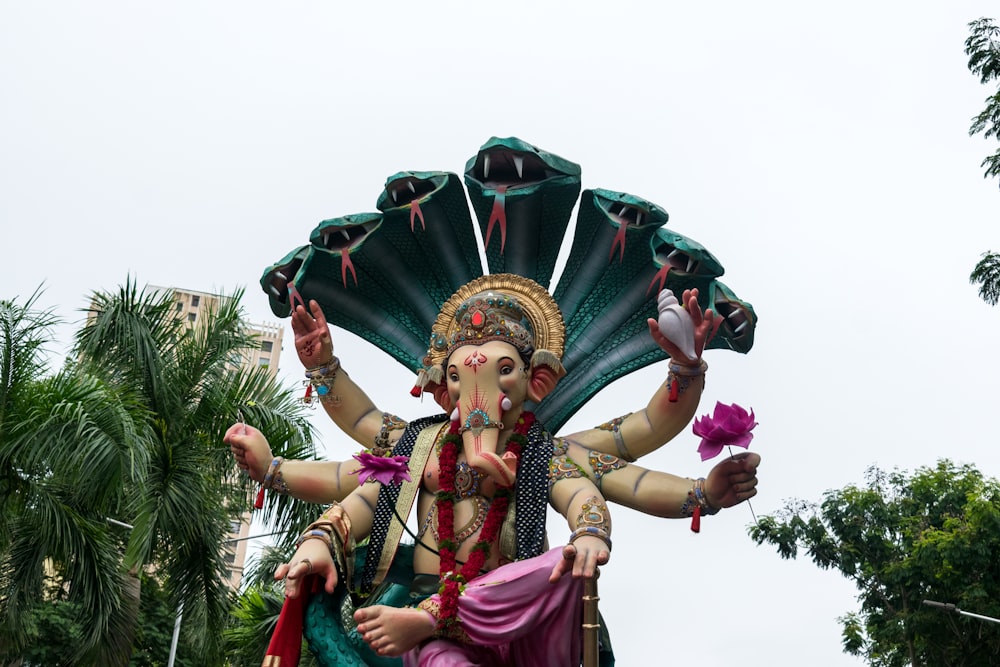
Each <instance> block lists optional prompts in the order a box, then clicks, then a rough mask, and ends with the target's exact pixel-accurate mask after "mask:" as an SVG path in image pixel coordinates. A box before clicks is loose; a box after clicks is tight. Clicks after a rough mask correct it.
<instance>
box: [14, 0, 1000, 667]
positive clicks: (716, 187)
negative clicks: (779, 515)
mask: <svg viewBox="0 0 1000 667" xmlns="http://www.w3.org/2000/svg"><path fill="white" fill-rule="evenodd" d="M610 4H611V3H595V2H578V3H574V4H572V5H570V4H566V3H561V4H560V5H559V8H556V6H555V3H544V2H537V1H536V2H531V3H528V2H508V3H493V4H487V3H459V2H453V3H441V2H425V3H420V4H415V3H349V4H348V3H334V2H326V3H321V2H305V1H303V2H290V3H269V2H256V1H250V2H248V1H243V2H213V3H195V2H188V1H178V2H172V3H155V4H154V3H137V2H52V3H38V2H34V3H29V2H13V1H7V2H3V3H0V91H2V93H0V225H2V230H3V234H2V241H0V257H2V261H3V271H2V274H0V275H2V278H3V288H2V290H0V297H3V298H11V297H19V298H20V299H24V298H26V297H27V296H28V295H29V294H30V293H31V292H32V291H33V290H34V289H35V288H36V287H38V286H39V285H40V284H44V285H45V290H46V291H45V293H44V295H43V296H42V299H41V303H42V305H44V306H51V307H54V308H56V309H57V310H58V312H59V313H60V314H61V315H62V316H63V317H64V318H66V319H67V320H68V321H70V322H72V323H74V324H75V322H76V321H77V320H78V318H79V312H78V310H79V309H80V308H82V307H83V306H84V305H85V303H86V301H87V294H88V293H89V292H90V291H92V290H95V289H114V288H115V287H116V286H117V285H119V284H121V283H123V282H124V281H125V279H126V276H128V275H129V274H130V273H131V274H133V275H135V276H136V277H137V279H138V280H139V281H140V283H150V284H155V285H176V286H180V287H185V288H190V289H197V290H204V291H212V290H216V289H226V290H232V289H233V288H234V287H236V286H240V285H243V286H246V287H247V289H248V298H247V299H246V300H245V304H246V307H247V310H248V312H249V314H250V315H251V317H252V319H254V320H255V321H274V320H275V318H274V317H273V316H272V315H271V314H270V311H269V310H268V306H267V300H266V298H265V296H264V295H263V293H262V292H261V291H260V290H259V288H258V287H257V281H258V279H259V277H260V274H261V273H262V272H263V270H264V268H265V267H267V266H268V265H270V264H271V263H273V262H275V261H277V260H278V259H280V258H281V257H282V256H283V255H284V254H285V253H286V252H288V251H290V250H291V249H293V248H295V247H297V246H299V245H303V244H305V243H307V242H308V235H309V232H310V231H311V230H312V228H313V227H314V226H315V224H316V223H318V222H319V221H320V220H322V219H325V218H331V217H335V216H339V215H344V214H348V213H355V212H361V211H371V210H374V205H375V200H376V197H377V196H378V193H379V191H380V189H381V187H382V184H383V183H384V180H385V178H386V177H387V176H389V175H390V174H393V173H395V172H396V171H399V170H402V169H420V170H448V171H454V172H457V173H461V172H462V170H463V168H464V164H465V161H466V159H467V158H469V157H470V156H472V155H473V154H474V153H475V152H476V151H477V149H478V148H479V146H480V145H481V144H482V143H483V142H484V141H485V140H486V139H488V138H489V137H490V136H492V135H497V136H518V137H520V138H522V139H524V140H526V141H529V142H531V143H534V144H535V145H537V146H539V147H541V148H544V149H546V150H549V151H551V152H554V153H556V154H558V155H561V156H563V157H566V158H568V159H570V160H573V161H575V162H577V163H579V164H580V165H581V166H582V168H583V185H584V187H604V188H609V189H614V190H623V191H626V192H629V193H632V194H636V195H639V196H641V197H644V198H646V199H649V200H651V201H653V202H655V203H657V204H659V205H660V206H662V207H663V208H665V209H666V210H667V211H668V212H669V213H670V224H669V226H670V227H671V228H672V229H674V230H676V231H677V232H679V233H681V234H684V235H686V236H689V237H691V238H694V239H695V240H697V241H699V242H701V243H703V244H704V245H705V246H706V247H707V248H708V249H709V250H711V251H712V252H713V253H714V254H715V255H716V256H717V257H718V258H719V259H720V261H721V262H722V263H723V265H724V266H725V267H726V269H727V273H726V276H725V277H724V278H723V280H724V281H725V282H726V283H727V284H728V285H729V286H730V287H732V288H733V289H734V290H735V291H736V293H737V294H738V295H740V296H741V297H742V298H744V299H746V300H748V301H750V302H752V303H753V305H754V307H755V309H756V311H757V313H758V315H759V316H760V323H759V326H758V329H757V334H756V346H755V348H754V349H753V350H752V352H751V353H750V354H749V355H747V356H740V355H736V354H734V353H730V352H722V351H710V352H709V353H707V356H706V358H707V360H708V362H709V364H710V365H711V370H710V371H709V378H708V388H707V392H706V395H705V398H704V402H703V404H702V405H703V410H701V411H700V413H706V412H709V411H710V410H711V408H712V406H713V405H714V404H715V401H716V400H721V401H723V402H734V401H735V402H738V403H741V404H743V405H746V406H750V407H752V408H753V409H754V410H755V411H756V414H757V417H758V420H759V421H760V426H759V427H758V428H757V430H756V435H757V438H756V439H755V440H754V443H753V448H754V449H755V450H756V451H759V452H760V453H761V455H762V456H763V457H764V465H763V467H762V468H761V471H760V477H761V488H760V494H759V495H758V496H757V498H755V499H754V501H753V506H754V509H755V510H756V512H757V514H758V515H760V514H765V513H769V512H773V511H774V510H776V509H778V508H779V507H780V506H781V504H782V502H783V500H784V499H787V498H792V497H799V498H805V499H808V500H819V499H820V496H821V494H822V493H823V492H824V491H825V490H827V489H832V488H840V487H842V486H844V485H846V484H851V483H861V482H862V481H863V473H864V471H865V469H866V468H867V467H868V466H870V465H872V464H878V465H880V466H883V467H887V468H892V467H894V466H899V467H901V468H904V469H907V470H912V469H913V468H914V467H915V466H921V465H932V464H933V463H934V462H935V461H936V460H937V459H938V458H940V457H945V456H948V457H952V458H953V459H955V460H956V461H959V462H969V463H973V464H975V465H977V466H978V467H979V469H980V470H982V471H983V472H984V473H985V474H987V475H990V476H1000V451H998V448H997V446H996V445H997V436H996V428H995V419H996V418H995V414H996V412H995V411H996V394H995V389H994V387H995V383H996V378H997V377H998V376H1000V358H998V355H997V354H996V340H997V339H996V335H995V333H991V332H992V331H994V330H995V328H996V326H997V323H998V320H1000V310H997V309H995V308H991V307H989V306H987V305H986V304H984V303H983V302H982V301H980V300H979V298H978V297H977V295H976V292H975V289H974V288H973V287H972V286H970V285H969V284H968V282H967V277H968V274H969V272H970V271H971V269H972V267H973V266H974V264H975V262H976V261H977V260H978V258H979V255H980V253H982V252H983V251H985V250H988V249H990V248H993V249H997V250H1000V229H998V227H997V224H996V220H997V213H998V210H1000V193H998V191H997V183H996V182H992V181H986V180H984V179H983V178H982V171H981V169H980V167H979V163H980V161H981V160H982V159H983V157H985V156H986V155H987V154H989V153H991V152H992V151H993V150H994V149H995V147H996V145H995V144H993V143H988V142H985V141H983V140H981V139H979V138H974V139H973V138H969V137H968V136H967V128H968V124H969V119H970V118H971V117H972V116H973V115H974V114H976V113H978V112H979V110H980V109H981V108H982V106H983V101H984V99H985V98H986V97H987V95H988V94H989V93H990V92H992V91H991V90H989V89H987V88H985V87H982V86H980V85H979V83H978V82H977V81H976V79H975V78H974V77H973V76H972V75H971V74H969V72H968V71H967V69H966V58H965V56H964V54H963V52H962V49H963V41H964V39H965V37H966V35H967V28H966V24H967V23H968V22H969V21H970V20H973V19H975V18H978V17H980V16H982V15H987V16H998V17H1000V10H998V9H997V5H996V4H995V3H986V2H955V3H942V2H926V1H925V2H906V3H903V2H882V3H873V2H865V3H860V2H850V1H849V2H842V3H837V4H835V5H829V4H828V5H823V6H822V8H820V6H819V5H815V4H810V3H800V2H785V3H779V2H764V3H744V2H733V1H731V0H727V1H724V2H713V3H699V4H698V6H697V7H695V6H693V5H695V3H684V5H685V7H684V9H676V8H671V7H673V6H674V5H678V6H679V5H680V4H681V3H648V4H643V3H634V2H618V3H616V6H615V8H613V9H611V8H610V7H609V5H610ZM655 4H658V5H663V6H661V7H655V8H654V5H655ZM570 7H572V9H570ZM72 330H73V327H71V326H67V327H65V328H63V329H60V334H59V335H60V337H61V339H60V345H61V346H65V345H66V344H68V342H69V340H68V339H69V335H70V333H71V331H72ZM290 340H291V339H290V332H289V340H288V342H287V343H286V345H285V355H286V356H285V357H284V363H283V368H282V371H283V373H285V374H286V375H287V377H288V378H297V377H298V369H297V361H296V360H295V358H294V351H293V350H292V347H291V344H290ZM336 342H337V351H338V354H339V355H340V357H341V358H342V359H343V361H344V366H345V368H347V369H349V370H350V371H352V373H353V375H354V377H355V378H357V379H359V380H360V381H361V382H362V383H363V384H365V386H366V387H367V388H368V389H369V390H370V393H371V394H372V395H373V397H374V398H375V399H376V401H377V402H378V403H379V405H380V406H382V407H383V408H386V409H391V410H392V411H394V412H396V413H397V414H400V415H401V416H403V417H407V418H413V417H416V416H419V415H421V414H425V413H428V412H430V411H431V410H432V408H433V407H434V406H432V405H430V404H429V403H424V404H420V403H418V402H417V401H414V400H413V399H411V398H410V397H409V395H408V393H407V391H408V389H409V387H410V386H412V385H411V382H412V377H411V376H410V375H409V373H407V372H406V371H405V370H403V369H402V367H400V366H397V365H395V364H394V363H393V362H391V361H388V360H387V358H383V355H382V354H381V353H380V352H378V351H377V350H375V349H374V348H371V347H369V346H367V345H366V344H363V343H360V342H359V341H357V340H356V339H353V338H352V337H351V336H349V335H344V334H338V335H337V336H336ZM366 365H368V366H370V368H366ZM665 372H666V369H665V368H663V367H655V368H652V369H646V370H645V371H643V372H640V373H637V374H634V375H631V376H629V377H627V378H625V379H623V380H622V381H620V382H619V383H617V384H616V385H615V386H614V387H613V388H612V389H611V390H608V391H606V392H605V393H603V394H602V395H601V396H600V397H599V400H598V401H595V402H594V403H592V404H591V405H592V407H589V408H588V409H586V410H585V411H584V412H585V413H586V414H585V415H584V416H580V415H578V416H577V418H575V419H574V420H573V422H571V423H570V424H569V425H568V426H567V428H566V429H564V430H565V431H568V430H575V429H578V428H583V427H588V426H592V425H594V424H597V423H600V422H602V421H604V420H605V419H606V418H610V417H614V416H617V415H619V414H622V413H624V412H626V411H629V410H632V409H635V408H638V407H641V406H642V405H643V404H645V402H646V400H647V398H648V396H649V394H650V393H651V392H652V391H654V390H655V388H656V386H657V384H658V383H659V382H661V381H662V379H663V377H664V375H665ZM366 380H367V381H366ZM289 381H291V380H289ZM324 436H325V445H326V447H327V450H328V451H329V452H330V455H331V456H333V457H346V456H348V455H349V454H350V453H351V450H350V449H349V448H348V447H346V445H345V444H344V443H343V442H342V439H340V438H339V437H338V436H337V435H336V434H335V433H334V429H332V428H327V429H324ZM696 446H697V439H696V438H695V437H694V436H693V435H692V434H691V433H690V432H687V433H685V434H683V435H682V436H680V437H678V438H677V439H676V440H675V441H674V442H673V443H671V444H669V445H668V446H667V447H666V448H664V450H662V451H660V452H657V453H656V454H654V455H652V456H650V457H648V458H647V459H646V460H645V461H644V463H645V464H646V465H648V466H649V467H652V468H657V469H664V470H669V471H671V472H676V473H679V474H686V475H692V476H693V475H697V474H703V473H704V472H706V471H707V469H708V467H707V466H706V465H703V464H701V462H700V460H699V457H698V455H697V454H696V452H695V447H696ZM615 519H616V526H615V553H614V556H613V559H612V562H611V563H610V564H609V565H608V566H607V567H606V568H605V569H604V574H603V576H602V579H601V596H602V609H603V611H604V614H605V616H606V618H607V621H608V624H609V626H610V628H611V631H612V636H613V639H614V643H615V648H616V651H617V653H618V656H619V664H622V665H637V664H661V663H662V664H667V663H668V662H669V663H670V664H699V665H700V666H701V667H716V666H722V665H727V666H728V665H732V664H735V663H736V661H740V663H741V664H749V665H763V664H769V665H776V666H779V667H781V666H786V665H787V666H791V665H802V664H808V665H824V666H826V665H830V666H839V665H858V664H861V662H860V661H858V660H856V659H852V658H848V657H846V656H844V655H843V654H842V653H841V651H840V635H839V633H840V630H839V626H838V624H837V622H836V618H837V617H838V616H840V615H842V614H844V613H847V612H849V611H851V610H854V609H855V608H856V605H855V602H854V590H853V588H852V586H851V584H849V583H847V582H846V581H845V580H844V579H842V578H841V577H840V576H839V575H838V574H836V573H833V572H823V571H820V570H818V569H817V568H815V567H814V566H813V565H812V564H811V563H810V562H808V561H806V560H799V561H792V562H787V561H781V560H780V559H779V558H778V556H777V554H776V553H775V551H774V549H773V548H772V547H757V546H755V545H754V544H753V543H752V542H751V541H750V539H749V538H748V537H747V535H746V525H747V524H748V522H749V521H750V513H749V510H747V508H746V507H740V508H737V509H735V510H732V511H729V512H726V513H724V514H723V515H720V516H718V517H714V518H712V519H708V520H706V521H705V522H704V526H703V530H702V533H701V534H700V535H698V536H695V535H693V534H692V533H690V531H689V530H688V527H687V523H686V522H667V521H664V520H659V519H653V518H650V517H645V516H642V515H639V514H637V513H635V512H631V511H629V510H625V509H619V510H618V511H617V512H616V514H615ZM564 531H565V529H564V528H563V526H561V525H558V524H555V523H553V524H552V525H551V526H550V532H551V534H552V535H553V536H554V538H555V539H556V540H558V539H561V538H560V537H559V536H560V535H562V534H563V532H564ZM970 611H975V610H970Z"/></svg>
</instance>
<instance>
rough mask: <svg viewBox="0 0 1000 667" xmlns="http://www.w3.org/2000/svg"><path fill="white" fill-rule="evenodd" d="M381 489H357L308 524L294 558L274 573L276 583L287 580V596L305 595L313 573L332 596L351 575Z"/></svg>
mask: <svg viewBox="0 0 1000 667" xmlns="http://www.w3.org/2000/svg"><path fill="white" fill-rule="evenodd" d="M380 488H381V485H380V484H364V485H362V486H360V487H358V488H356V489H355V490H354V491H353V492H352V493H350V494H349V495H348V496H347V497H346V498H344V502H343V503H342V504H339V503H334V504H333V505H331V506H330V507H329V508H328V509H327V510H326V511H325V512H323V514H321V515H320V517H319V519H317V520H316V521H314V522H313V523H312V524H310V525H309V528H307V529H306V531H305V533H303V535H302V537H300V538H299V546H298V548H296V550H295V553H294V554H293V555H292V557H291V559H289V561H288V562H287V563H284V564H282V565H280V566H278V569H277V570H275V572H274V578H275V580H281V579H284V580H285V595H286V596H287V597H290V598H295V597H298V596H299V595H300V594H302V593H303V592H304V591H303V587H302V584H303V582H304V581H305V578H306V577H307V576H308V575H310V574H316V575H318V576H319V577H321V578H322V579H323V580H324V582H325V583H324V589H325V590H326V591H327V592H328V593H333V591H334V589H335V587H336V585H337V583H338V581H339V580H340V577H341V576H342V573H344V572H346V573H347V574H350V571H351V568H352V567H353V556H352V553H353V549H354V543H355V542H357V541H360V540H362V539H364V538H365V537H368V535H369V533H371V528H372V524H373V521H374V516H375V503H376V501H377V500H378V492H379V489H380ZM338 569H339V571H338Z"/></svg>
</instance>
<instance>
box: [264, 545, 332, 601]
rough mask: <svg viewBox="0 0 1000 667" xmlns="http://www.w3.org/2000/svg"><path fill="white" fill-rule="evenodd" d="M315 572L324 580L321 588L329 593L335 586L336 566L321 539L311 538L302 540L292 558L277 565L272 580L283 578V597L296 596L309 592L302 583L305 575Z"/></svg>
mask: <svg viewBox="0 0 1000 667" xmlns="http://www.w3.org/2000/svg"><path fill="white" fill-rule="evenodd" d="M310 574H315V575H317V576H319V577H321V578H323V579H325V580H326V583H325V584H324V585H323V589H324V590H325V591H326V592H327V593H330V594H333V590H334V589H335V588H336V587H337V567H336V566H335V565H334V564H333V556H331V555H330V549H329V547H327V546H326V542H324V541H323V540H318V539H312V540H306V541H305V542H303V543H302V544H301V545H300V546H299V548H298V549H296V550H295V554H294V555H293V556H292V559H291V560H290V561H288V562H287V563H284V564H282V565H279V566H278V569H277V570H275V571H274V580H275V581H281V580H282V579H284V580H285V597H289V598H297V597H298V596H299V595H301V594H302V593H303V592H304V593H309V592H310V591H305V590H303V589H304V586H303V585H302V584H303V582H304V581H305V579H306V577H308V576H309V575H310Z"/></svg>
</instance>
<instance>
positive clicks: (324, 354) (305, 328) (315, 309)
mask: <svg viewBox="0 0 1000 667" xmlns="http://www.w3.org/2000/svg"><path fill="white" fill-rule="evenodd" d="M292 331H293V332H294V333H295V351H296V353H298V355H299V361H301V362H302V365H303V366H305V367H306V368H317V367H319V366H323V365H324V364H328V363H329V362H330V360H331V359H333V341H332V340H331V338H330V327H329V325H327V323H326V316H325V315H323V309H322V308H320V307H319V304H318V303H316V301H315V300H314V299H311V300H310V301H309V310H306V308H305V306H304V305H303V304H302V303H299V304H298V305H296V306H295V310H293V311H292Z"/></svg>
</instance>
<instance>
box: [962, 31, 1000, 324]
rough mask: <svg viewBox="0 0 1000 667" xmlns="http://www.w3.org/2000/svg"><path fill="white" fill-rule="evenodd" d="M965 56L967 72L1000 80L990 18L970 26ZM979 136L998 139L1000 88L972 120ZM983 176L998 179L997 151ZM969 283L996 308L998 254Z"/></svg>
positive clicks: (989, 255) (999, 51) (986, 80)
mask: <svg viewBox="0 0 1000 667" xmlns="http://www.w3.org/2000/svg"><path fill="white" fill-rule="evenodd" d="M965 54H966V55H967V56H969V71H970V72H972V73H973V74H974V75H976V76H977V77H979V82H980V83H982V84H983V85H988V84H991V83H994V82H998V81H1000V27H998V26H997V25H996V23H995V22H994V20H993V19H988V18H980V19H976V20H975V21H972V22H971V23H969V36H968V38H966V40H965ZM977 134H982V135H983V136H984V137H985V138H987V139H1000V89H998V90H997V92H995V93H994V94H992V95H990V96H989V97H987V98H986V108H985V109H983V110H982V111H981V112H980V113H979V114H978V115H976V116H974V117H973V119H972V125H970V126H969V135H970V136H975V135H977ZM980 166H982V167H983V168H984V169H985V173H984V174H983V175H984V177H986V178H990V177H995V176H1000V149H997V151H996V152H995V153H993V154H992V155H990V156H988V157H986V158H985V159H984V160H983V162H982V164H981V165H980ZM969 282H970V283H972V284H973V285H979V296H980V297H981V298H982V299H983V301H985V302H986V303H988V304H990V305H992V306H995V305H997V302H998V301H1000V253H994V252H992V251H990V252H986V253H984V254H983V257H982V259H981V260H980V261H979V263H978V264H976V268H975V269H973V271H972V273H971V274H970V275H969Z"/></svg>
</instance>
